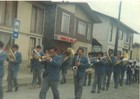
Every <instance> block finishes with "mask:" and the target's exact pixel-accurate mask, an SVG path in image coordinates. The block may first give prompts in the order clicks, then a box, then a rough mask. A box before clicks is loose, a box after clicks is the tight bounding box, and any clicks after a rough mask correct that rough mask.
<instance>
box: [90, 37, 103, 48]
mask: <svg viewBox="0 0 140 99" xmlns="http://www.w3.org/2000/svg"><path fill="white" fill-rule="evenodd" d="M92 46H100V47H101V46H102V44H101V43H99V42H98V41H97V40H96V39H95V38H93V39H92Z"/></svg>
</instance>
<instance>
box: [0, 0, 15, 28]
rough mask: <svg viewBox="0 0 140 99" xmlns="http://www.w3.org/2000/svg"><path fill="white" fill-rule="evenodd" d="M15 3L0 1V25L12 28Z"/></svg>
mask: <svg viewBox="0 0 140 99" xmlns="http://www.w3.org/2000/svg"><path fill="white" fill-rule="evenodd" d="M16 9H17V2H13V1H0V24H1V25H5V26H12V22H13V20H14V19H15V18H16Z"/></svg>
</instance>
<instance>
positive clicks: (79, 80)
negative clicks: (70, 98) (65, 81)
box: [74, 76, 84, 99]
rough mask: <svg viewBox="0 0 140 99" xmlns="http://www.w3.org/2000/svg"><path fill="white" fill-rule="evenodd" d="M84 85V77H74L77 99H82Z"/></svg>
mask: <svg viewBox="0 0 140 99" xmlns="http://www.w3.org/2000/svg"><path fill="white" fill-rule="evenodd" d="M83 84H84V78H83V77H78V76H74V87H75V91H74V93H75V99H81V96H82V91H83Z"/></svg>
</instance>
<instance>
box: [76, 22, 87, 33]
mask: <svg viewBox="0 0 140 99" xmlns="http://www.w3.org/2000/svg"><path fill="white" fill-rule="evenodd" d="M78 34H82V35H86V24H85V23H84V22H81V21H79V23H78Z"/></svg>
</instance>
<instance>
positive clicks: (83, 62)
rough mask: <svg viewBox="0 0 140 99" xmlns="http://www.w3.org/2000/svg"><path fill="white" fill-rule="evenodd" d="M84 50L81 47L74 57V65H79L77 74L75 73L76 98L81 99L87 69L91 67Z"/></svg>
mask: <svg viewBox="0 0 140 99" xmlns="http://www.w3.org/2000/svg"><path fill="white" fill-rule="evenodd" d="M83 53H84V50H83V49H82V48H79V49H78V50H77V55H76V56H75V57H74V59H73V63H72V65H73V66H76V67H77V70H76V74H74V88H75V99H81V96H82V90H83V85H84V78H85V71H86V68H88V67H89V64H88V59H87V57H85V56H84V55H83Z"/></svg>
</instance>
